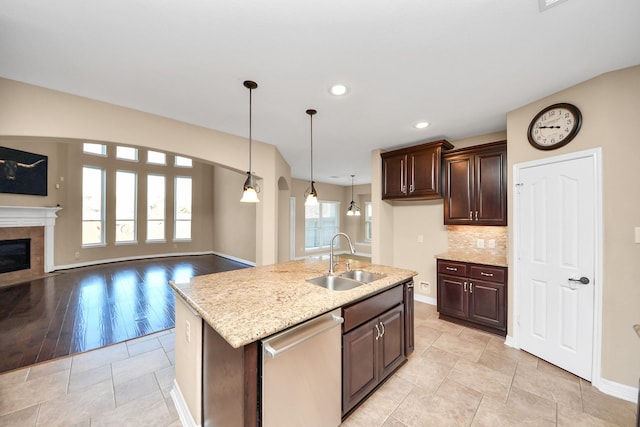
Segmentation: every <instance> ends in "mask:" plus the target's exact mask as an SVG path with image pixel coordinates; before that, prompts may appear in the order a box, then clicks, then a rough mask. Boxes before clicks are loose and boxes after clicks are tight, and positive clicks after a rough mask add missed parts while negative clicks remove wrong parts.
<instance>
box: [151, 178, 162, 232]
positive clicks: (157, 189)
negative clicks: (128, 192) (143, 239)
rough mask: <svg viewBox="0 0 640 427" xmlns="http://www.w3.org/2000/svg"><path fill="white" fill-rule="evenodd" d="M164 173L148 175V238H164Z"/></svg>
mask: <svg viewBox="0 0 640 427" xmlns="http://www.w3.org/2000/svg"><path fill="white" fill-rule="evenodd" d="M164 206H165V182H164V175H147V240H158V241H161V240H164V222H165V208H164Z"/></svg>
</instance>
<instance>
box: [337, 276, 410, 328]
mask: <svg viewBox="0 0 640 427" xmlns="http://www.w3.org/2000/svg"><path fill="white" fill-rule="evenodd" d="M403 295H404V286H403V285H399V286H396V287H395V288H392V289H389V290H388V291H384V292H382V293H381V294H378V295H375V296H373V297H371V298H368V299H366V300H364V301H360V302H357V303H355V304H353V305H350V306H347V307H345V308H343V310H342V317H344V325H343V327H344V332H347V331H349V330H351V329H353V328H355V327H356V326H358V325H360V324H362V323H364V322H366V321H368V320H370V319H372V318H374V317H376V316H378V315H380V314H382V313H384V312H385V311H387V310H389V309H390V308H392V307H394V306H396V305H397V304H400V303H402V301H403Z"/></svg>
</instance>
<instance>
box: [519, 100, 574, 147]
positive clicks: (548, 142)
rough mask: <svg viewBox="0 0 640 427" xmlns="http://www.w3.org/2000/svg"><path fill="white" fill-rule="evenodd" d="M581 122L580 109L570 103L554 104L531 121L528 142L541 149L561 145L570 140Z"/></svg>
mask: <svg viewBox="0 0 640 427" xmlns="http://www.w3.org/2000/svg"><path fill="white" fill-rule="evenodd" d="M581 124H582V116H581V114H580V110H578V108H577V107H575V106H574V105H571V104H564V103H563V104H554V105H551V106H549V107H547V108H545V109H544V110H542V111H540V112H539V113H538V114H537V115H536V116H535V117H534V118H533V120H532V121H531V124H530V125H529V131H528V133H527V136H528V138H529V142H530V143H531V145H533V146H534V147H536V148H539V149H541V150H552V149H554V148H559V147H562V146H563V145H566V144H568V143H569V141H571V140H572V139H573V138H574V137H575V136H576V134H577V133H578V131H579V130H580V126H581Z"/></svg>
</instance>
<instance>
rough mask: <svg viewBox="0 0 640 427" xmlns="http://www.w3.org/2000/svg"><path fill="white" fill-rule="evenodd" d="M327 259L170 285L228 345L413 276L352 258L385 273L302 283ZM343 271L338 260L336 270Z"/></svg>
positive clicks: (243, 342)
mask: <svg viewBox="0 0 640 427" xmlns="http://www.w3.org/2000/svg"><path fill="white" fill-rule="evenodd" d="M328 269H329V262H328V261H318V260H311V259H306V260H299V261H289V262H284V263H279V264H273V265H266V266H261V267H252V268H245V269H241V270H233V271H226V272H222V273H214V274H208V275H203V276H196V277H193V278H192V279H191V280H190V281H189V283H174V282H170V285H171V286H172V287H173V289H175V291H176V292H177V293H178V294H179V295H180V296H181V297H182V299H184V300H185V301H186V302H187V304H189V305H190V306H191V307H192V308H193V309H194V310H195V311H197V312H198V314H200V316H202V318H203V319H204V320H205V321H206V322H207V323H208V324H209V325H210V326H211V327H212V328H213V329H214V330H215V331H216V332H217V333H218V334H220V336H222V337H223V338H224V339H225V340H226V341H227V342H228V343H229V344H230V345H231V346H232V347H234V348H239V347H242V346H244V345H246V344H249V343H252V342H254V341H257V340H260V339H262V338H265V337H268V336H269V335H272V334H274V333H276V332H280V331H282V330H284V329H287V328H289V327H291V326H294V325H297V324H298V323H301V322H304V321H305V320H308V319H311V318H313V317H315V316H318V315H320V314H322V313H326V312H328V311H330V310H333V309H335V308H338V307H341V306H343V305H346V304H348V303H350V302H353V301H356V300H358V299H360V298H363V297H366V296H367V295H370V294H373V293H376V292H377V291H380V290H383V289H385V288H387V287H390V286H391V285H394V284H396V283H399V282H401V281H403V280H406V279H409V278H411V277H413V276H415V275H416V274H417V273H416V272H415V271H411V270H405V269H400V268H394V267H388V266H383V265H377V264H370V263H368V262H365V261H353V262H352V263H351V269H352V270H357V269H362V270H367V271H371V272H375V273H382V274H385V275H386V276H385V277H384V278H382V279H379V280H376V281H374V282H371V283H367V284H364V285H362V286H359V287H357V288H354V289H350V290H347V291H331V290H328V289H325V288H323V287H320V286H316V285H312V284H310V283H307V282H306V280H307V279H312V278H314V277H318V276H322V275H325V274H326V273H327V271H328ZM344 271H346V268H345V265H344V262H341V263H340V265H338V266H336V274H339V273H342V272H344Z"/></svg>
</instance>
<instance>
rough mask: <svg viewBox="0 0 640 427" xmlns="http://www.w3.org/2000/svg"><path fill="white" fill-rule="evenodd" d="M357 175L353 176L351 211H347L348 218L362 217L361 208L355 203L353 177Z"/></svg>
mask: <svg viewBox="0 0 640 427" xmlns="http://www.w3.org/2000/svg"><path fill="white" fill-rule="evenodd" d="M354 176H355V175H351V203H349V209H347V216H360V208H359V207H358V205H356V202H354V201H353V177H354Z"/></svg>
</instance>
